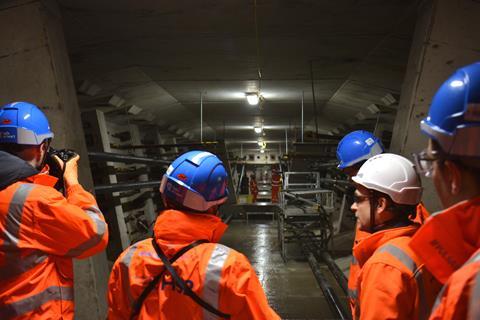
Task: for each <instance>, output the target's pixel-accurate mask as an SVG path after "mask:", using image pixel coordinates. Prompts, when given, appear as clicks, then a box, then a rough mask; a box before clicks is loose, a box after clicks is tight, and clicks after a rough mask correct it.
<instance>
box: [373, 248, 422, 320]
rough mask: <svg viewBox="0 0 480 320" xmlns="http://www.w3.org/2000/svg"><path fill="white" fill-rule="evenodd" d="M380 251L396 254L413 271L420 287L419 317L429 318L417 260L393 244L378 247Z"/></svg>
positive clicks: (418, 287)
mask: <svg viewBox="0 0 480 320" xmlns="http://www.w3.org/2000/svg"><path fill="white" fill-rule="evenodd" d="M378 252H387V253H389V254H390V255H392V256H394V257H395V258H396V259H397V260H398V261H400V262H401V263H402V264H403V265H404V266H405V267H406V268H407V269H408V270H409V271H410V272H411V273H412V275H413V276H414V278H415V282H416V283H417V289H418V305H419V308H420V310H418V317H419V319H427V318H428V314H429V311H430V310H428V308H427V302H426V297H425V284H424V281H423V274H422V270H421V269H419V268H418V267H417V264H416V263H415V261H413V259H412V258H411V257H410V256H409V255H408V254H407V253H405V251H403V250H402V249H400V248H399V247H397V246H394V245H393V244H387V245H384V246H383V247H381V248H380V249H378Z"/></svg>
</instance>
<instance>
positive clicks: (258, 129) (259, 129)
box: [253, 127, 262, 134]
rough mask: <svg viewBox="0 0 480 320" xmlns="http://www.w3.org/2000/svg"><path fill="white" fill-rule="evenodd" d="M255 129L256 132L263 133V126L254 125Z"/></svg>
mask: <svg viewBox="0 0 480 320" xmlns="http://www.w3.org/2000/svg"><path fill="white" fill-rule="evenodd" d="M253 130H254V131H255V133H258V134H260V133H262V127H254V128H253Z"/></svg>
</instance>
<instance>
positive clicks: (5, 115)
mask: <svg viewBox="0 0 480 320" xmlns="http://www.w3.org/2000/svg"><path fill="white" fill-rule="evenodd" d="M50 138H53V132H52V131H51V130H50V125H49V123H48V119H47V117H46V116H45V114H44V113H43V112H42V111H41V110H40V109H39V108H38V107H37V106H36V105H34V104H31V103H28V102H12V103H9V104H6V105H4V106H3V107H1V108H0V143H15V144H28V145H40V144H41V143H42V142H43V141H44V140H45V139H50Z"/></svg>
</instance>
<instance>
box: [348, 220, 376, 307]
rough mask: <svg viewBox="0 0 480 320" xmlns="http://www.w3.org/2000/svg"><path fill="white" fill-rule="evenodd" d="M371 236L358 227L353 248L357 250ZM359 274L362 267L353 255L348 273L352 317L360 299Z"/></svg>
mask: <svg viewBox="0 0 480 320" xmlns="http://www.w3.org/2000/svg"><path fill="white" fill-rule="evenodd" d="M370 235H371V233H369V232H365V231H362V230H360V229H359V228H358V226H357V227H356V228H355V239H354V240H353V247H354V248H355V246H356V245H358V244H359V243H360V241H362V239H364V238H367V237H368V236H370ZM352 251H353V248H352ZM352 253H353V252H352ZM359 273H360V266H359V265H358V261H357V258H355V255H353V254H352V261H351V262H350V269H349V272H348V302H349V305H350V310H351V311H352V315H353V314H355V304H356V300H357V298H358V290H357V281H358V275H359Z"/></svg>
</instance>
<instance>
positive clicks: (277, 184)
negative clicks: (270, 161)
mask: <svg viewBox="0 0 480 320" xmlns="http://www.w3.org/2000/svg"><path fill="white" fill-rule="evenodd" d="M281 187H282V175H281V174H280V172H278V169H277V168H273V170H272V203H278V195H279V193H280V188H281Z"/></svg>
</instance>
